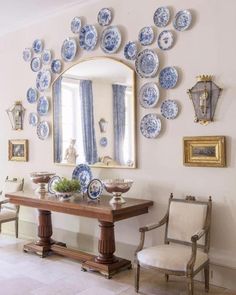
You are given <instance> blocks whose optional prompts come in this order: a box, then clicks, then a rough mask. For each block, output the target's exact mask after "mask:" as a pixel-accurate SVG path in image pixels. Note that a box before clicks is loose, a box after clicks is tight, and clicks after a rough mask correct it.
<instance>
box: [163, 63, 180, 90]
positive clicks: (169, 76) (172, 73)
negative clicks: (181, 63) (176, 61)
mask: <svg viewBox="0 0 236 295" xmlns="http://www.w3.org/2000/svg"><path fill="white" fill-rule="evenodd" d="M177 81H178V72H177V70H176V68H174V67H166V68H164V69H162V70H161V72H160V75H159V83H160V85H161V87H162V88H164V89H171V88H174V87H175V85H176V83H177Z"/></svg>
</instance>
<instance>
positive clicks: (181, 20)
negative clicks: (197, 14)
mask: <svg viewBox="0 0 236 295" xmlns="http://www.w3.org/2000/svg"><path fill="white" fill-rule="evenodd" d="M191 22H192V15H191V12H190V11H189V10H180V11H179V12H177V13H176V15H175V18H174V20H173V26H174V28H175V29H176V30H177V31H185V30H187V29H188V28H189V26H190V25H191Z"/></svg>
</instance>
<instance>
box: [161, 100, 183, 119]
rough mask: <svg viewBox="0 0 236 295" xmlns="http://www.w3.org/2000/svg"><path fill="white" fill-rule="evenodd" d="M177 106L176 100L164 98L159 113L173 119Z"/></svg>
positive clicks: (176, 112) (177, 110) (177, 109)
mask: <svg viewBox="0 0 236 295" xmlns="http://www.w3.org/2000/svg"><path fill="white" fill-rule="evenodd" d="M178 112H179V108H178V105H177V103H176V101H174V100H171V99H166V100H164V101H163V102H162V104H161V114H162V116H163V117H164V118H166V119H175V118H176V117H177V115H178Z"/></svg>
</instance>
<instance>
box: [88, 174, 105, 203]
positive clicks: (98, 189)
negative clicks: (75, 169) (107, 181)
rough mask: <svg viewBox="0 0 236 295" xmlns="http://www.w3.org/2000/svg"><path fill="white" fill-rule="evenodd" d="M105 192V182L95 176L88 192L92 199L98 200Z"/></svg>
mask: <svg viewBox="0 0 236 295" xmlns="http://www.w3.org/2000/svg"><path fill="white" fill-rule="evenodd" d="M102 192H103V183H102V182H101V180H100V179H97V178H94V179H92V180H91V181H90V182H89V184H88V189H87V194H88V197H89V198H90V199H91V200H96V199H97V198H99V197H100V195H101V194H102Z"/></svg>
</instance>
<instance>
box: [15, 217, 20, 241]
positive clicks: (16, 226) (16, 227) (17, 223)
mask: <svg viewBox="0 0 236 295" xmlns="http://www.w3.org/2000/svg"><path fill="white" fill-rule="evenodd" d="M18 229H19V222H18V218H17V219H16V221H15V231H16V238H18Z"/></svg>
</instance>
